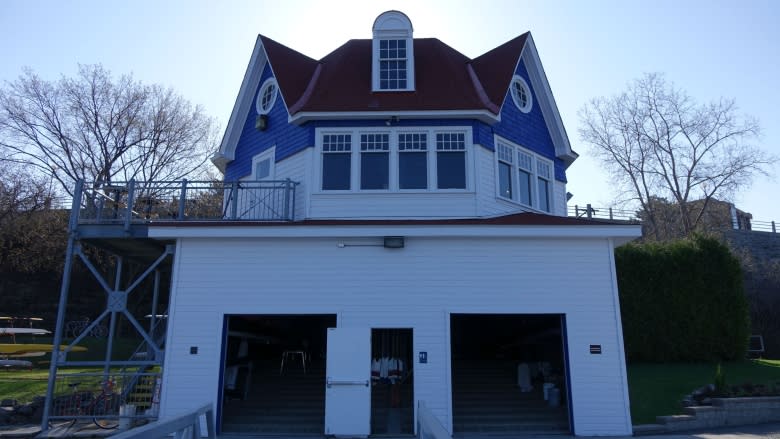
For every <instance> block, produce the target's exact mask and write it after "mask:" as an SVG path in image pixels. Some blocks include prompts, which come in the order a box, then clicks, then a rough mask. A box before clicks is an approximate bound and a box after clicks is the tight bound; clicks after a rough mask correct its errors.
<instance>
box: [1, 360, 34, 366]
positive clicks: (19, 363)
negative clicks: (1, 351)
mask: <svg viewBox="0 0 780 439" xmlns="http://www.w3.org/2000/svg"><path fill="white" fill-rule="evenodd" d="M0 367H32V363H31V362H29V361H27V360H0Z"/></svg>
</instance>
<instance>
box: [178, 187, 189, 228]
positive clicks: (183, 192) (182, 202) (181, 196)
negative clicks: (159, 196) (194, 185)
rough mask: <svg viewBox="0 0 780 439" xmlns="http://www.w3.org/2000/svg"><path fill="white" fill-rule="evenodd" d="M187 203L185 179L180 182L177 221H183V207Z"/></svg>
mask: <svg viewBox="0 0 780 439" xmlns="http://www.w3.org/2000/svg"><path fill="white" fill-rule="evenodd" d="M186 203H187V179H186V178H185V179H184V180H182V181H181V193H180V194H179V218H178V219H179V220H183V219H184V205H185V204H186Z"/></svg>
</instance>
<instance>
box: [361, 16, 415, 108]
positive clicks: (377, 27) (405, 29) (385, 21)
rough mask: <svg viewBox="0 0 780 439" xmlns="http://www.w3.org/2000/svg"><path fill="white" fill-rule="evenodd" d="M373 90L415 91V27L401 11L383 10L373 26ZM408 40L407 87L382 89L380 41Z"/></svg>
mask: <svg viewBox="0 0 780 439" xmlns="http://www.w3.org/2000/svg"><path fill="white" fill-rule="evenodd" d="M372 31H373V40H372V44H371V49H372V50H371V53H372V54H371V90H372V91H375V92H388V93H392V92H395V91H414V89H415V88H414V38H413V33H414V29H413V28H412V22H411V21H410V20H409V17H407V16H406V14H404V13H402V12H399V11H387V12H383V13H382V14H380V15H379V17H377V18H376V20H375V21H374V25H373V27H372ZM380 40H405V41H406V88H397V89H381V88H380V87H379V41H380Z"/></svg>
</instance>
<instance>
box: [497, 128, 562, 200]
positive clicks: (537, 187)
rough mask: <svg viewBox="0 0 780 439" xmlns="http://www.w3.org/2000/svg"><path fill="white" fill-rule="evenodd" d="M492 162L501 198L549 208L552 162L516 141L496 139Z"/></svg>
mask: <svg viewBox="0 0 780 439" xmlns="http://www.w3.org/2000/svg"><path fill="white" fill-rule="evenodd" d="M496 166H497V169H496V180H497V182H496V186H497V189H498V196H499V197H500V198H501V199H505V200H509V201H513V202H516V203H519V204H522V205H524V206H528V207H533V208H535V209H538V210H541V211H544V212H551V211H552V162H550V161H549V160H547V159H545V158H543V157H541V156H539V155H537V154H534V153H532V152H530V151H528V150H526V149H524V148H522V147H520V146H518V145H514V144H511V143H509V142H507V141H504V140H497V141H496ZM514 188H516V190H513V189H514Z"/></svg>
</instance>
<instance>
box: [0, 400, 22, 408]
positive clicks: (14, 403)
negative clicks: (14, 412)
mask: <svg viewBox="0 0 780 439" xmlns="http://www.w3.org/2000/svg"><path fill="white" fill-rule="evenodd" d="M18 404H19V403H18V401H16V400H15V399H4V400H2V401H0V407H16V406H17V405H18Z"/></svg>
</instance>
